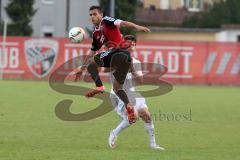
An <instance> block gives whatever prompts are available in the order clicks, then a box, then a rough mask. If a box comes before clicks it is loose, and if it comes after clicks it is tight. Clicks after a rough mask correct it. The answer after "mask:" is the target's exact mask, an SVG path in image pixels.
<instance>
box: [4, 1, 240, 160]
mask: <svg viewBox="0 0 240 160" xmlns="http://www.w3.org/2000/svg"><path fill="white" fill-rule="evenodd" d="M91 5H101V6H102V8H103V10H104V14H105V15H108V16H113V17H116V18H119V19H123V20H127V21H132V22H135V23H137V24H140V25H144V26H147V27H149V28H150V29H151V31H152V32H151V33H139V32H135V31H132V30H129V29H128V30H126V29H122V33H123V34H124V35H125V34H134V35H136V37H137V48H136V52H133V53H132V54H133V56H135V57H136V58H137V59H139V60H140V61H141V62H143V63H154V64H162V65H164V66H166V67H167V68H168V71H167V72H166V74H164V75H163V76H162V77H160V75H159V73H161V69H162V68H161V67H158V66H160V65H153V66H154V67H148V68H147V69H148V70H147V71H148V73H149V74H150V76H153V77H156V78H157V79H155V80H157V82H158V80H159V79H161V80H164V81H167V82H169V83H171V84H173V90H171V92H169V93H167V94H164V95H158V96H155V97H146V100H147V105H148V107H149V110H150V111H151V113H152V115H153V121H154V125H155V134H156V140H157V143H158V144H160V145H161V146H163V147H165V148H166V151H164V152H158V151H152V150H150V149H149V147H148V141H147V139H148V138H147V135H146V134H145V132H144V128H143V124H142V123H141V122H140V123H136V124H134V126H132V127H129V129H126V130H125V131H124V132H123V134H122V135H121V136H119V137H118V142H117V143H118V148H116V149H115V150H111V151H110V149H109V148H108V145H107V139H108V136H109V132H110V130H112V129H113V127H114V126H116V125H117V124H118V123H119V117H118V116H117V115H116V113H115V112H109V113H107V114H105V115H103V116H101V117H98V118H95V119H91V120H89V121H84V122H82V121H64V120H63V119H59V116H57V115H56V113H55V109H56V104H58V103H59V102H62V101H63V100H66V99H68V102H70V101H73V103H72V104H71V107H70V108H69V112H68V113H72V114H74V115H75V116H76V115H77V114H78V113H84V112H87V111H90V110H93V109H95V108H96V107H97V106H99V105H100V104H101V103H102V101H101V100H100V99H96V98H93V99H86V98H85V97H84V96H82V95H71V93H69V92H66V93H69V94H64V93H65V92H64V93H62V92H61V93H58V92H56V91H55V90H53V89H52V88H51V87H50V86H49V81H48V80H49V76H50V75H51V74H52V73H53V72H54V71H56V69H57V68H58V67H59V66H62V69H61V70H58V72H55V73H56V75H59V76H60V77H62V76H66V75H68V74H69V73H70V72H71V71H72V70H73V69H75V68H76V67H78V66H79V64H81V63H80V62H81V61H82V60H83V59H82V56H83V55H86V54H88V53H89V51H90V47H91V31H92V30H93V26H92V24H91V23H90V21H89V7H90V6H91ZM76 26H80V27H82V28H84V29H85V31H86V39H85V40H84V41H83V42H82V43H80V44H78V43H72V42H71V41H70V40H69V39H68V31H69V30H70V28H72V27H76ZM0 34H1V35H0V128H1V131H0V160H16V159H17V160H32V159H35V160H43V159H51V160H66V159H67V160H68V159H71V160H81V159H83V160H86V159H88V160H91V159H93V160H96V159H98V160H100V159H102V160H107V159H116V160H117V159H118V160H122V159H124V160H127V159H130V160H133V159H136V160H139V159H145V160H149V159H152V160H153V159H154V160H157V159H161V160H169V159H171V160H175V159H176V160H206V159H211V160H226V159H231V160H239V159H240V155H239V150H240V146H239V144H240V135H239V132H240V130H239V129H240V127H239V121H240V118H239V117H240V116H239V115H240V108H239V106H240V101H239V99H240V92H239V91H240V90H239V89H240V88H239V86H240V0H100V1H98V0H0ZM72 58H75V61H71V62H70V63H65V62H67V61H69V60H71V59H72ZM63 64H64V65H63ZM143 69H144V70H145V69H146V68H143ZM101 76H102V78H103V79H104V80H105V82H104V85H105V86H106V88H107V91H109V90H110V89H111V84H109V83H107V82H108V80H109V78H108V75H107V74H105V73H101ZM72 78H73V77H72ZM155 82H156V81H155ZM67 84H69V85H72V86H73V88H75V87H76V89H79V88H78V86H84V87H86V86H87V87H89V88H92V87H94V84H93V83H86V82H83V81H80V82H79V83H73V81H70V82H69V81H67ZM155 84H156V83H155ZM157 85H160V84H158V83H157ZM70 87H71V86H70ZM141 87H142V88H141ZM161 87H163V88H161ZM153 88H156V86H155V85H145V86H140V89H143V90H151V89H153ZM162 89H163V90H164V86H161V85H160V90H161V91H162ZM99 96H107V97H108V96H109V94H108V92H105V93H104V94H101V95H99ZM108 107H109V106H108ZM60 109H61V108H60ZM64 115H65V114H64ZM161 116H162V117H161ZM186 117H187V118H186Z"/></svg>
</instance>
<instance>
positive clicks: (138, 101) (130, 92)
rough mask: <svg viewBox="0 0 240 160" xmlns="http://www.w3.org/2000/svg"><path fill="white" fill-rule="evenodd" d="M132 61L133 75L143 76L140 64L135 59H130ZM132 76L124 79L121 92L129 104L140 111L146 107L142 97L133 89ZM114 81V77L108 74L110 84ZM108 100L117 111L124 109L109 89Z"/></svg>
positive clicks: (129, 74) (122, 104)
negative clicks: (126, 97) (122, 91)
mask: <svg viewBox="0 0 240 160" xmlns="http://www.w3.org/2000/svg"><path fill="white" fill-rule="evenodd" d="M132 60H133V62H132V63H133V71H132V72H134V75H137V76H143V73H142V70H141V62H140V61H139V60H137V59H134V58H132ZM133 78H134V77H133V74H132V73H128V74H127V76H126V79H125V82H124V84H123V90H124V91H125V92H126V94H127V96H128V98H129V101H130V103H131V104H132V105H133V106H134V107H135V108H136V109H137V110H138V109H141V108H142V107H146V104H145V98H144V97H142V95H141V94H140V93H138V92H136V89H135V82H134V79H133ZM113 81H114V76H113V73H112V72H111V73H110V82H111V83H113ZM110 98H111V101H112V104H113V106H114V107H117V108H118V109H117V110H122V107H124V103H123V102H122V101H121V100H120V99H119V98H118V96H117V95H116V94H115V92H114V91H113V88H112V89H111V92H110Z"/></svg>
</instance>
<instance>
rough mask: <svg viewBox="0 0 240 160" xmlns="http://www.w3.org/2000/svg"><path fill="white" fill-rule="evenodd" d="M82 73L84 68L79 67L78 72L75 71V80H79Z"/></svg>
mask: <svg viewBox="0 0 240 160" xmlns="http://www.w3.org/2000/svg"><path fill="white" fill-rule="evenodd" d="M82 73H83V70H82V68H78V69H77V71H76V73H75V79H74V81H75V82H77V81H79V80H80V79H81V77H82Z"/></svg>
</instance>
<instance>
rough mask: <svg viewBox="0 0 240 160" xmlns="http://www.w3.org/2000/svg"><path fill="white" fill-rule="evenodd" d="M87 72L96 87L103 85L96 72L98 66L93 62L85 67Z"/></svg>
mask: <svg viewBox="0 0 240 160" xmlns="http://www.w3.org/2000/svg"><path fill="white" fill-rule="evenodd" d="M87 70H88V72H89V73H90V75H91V77H92V79H93V81H94V82H95V84H96V86H97V87H101V86H103V84H102V81H101V79H100V77H99V73H98V68H97V66H96V65H95V64H89V65H88V67H87Z"/></svg>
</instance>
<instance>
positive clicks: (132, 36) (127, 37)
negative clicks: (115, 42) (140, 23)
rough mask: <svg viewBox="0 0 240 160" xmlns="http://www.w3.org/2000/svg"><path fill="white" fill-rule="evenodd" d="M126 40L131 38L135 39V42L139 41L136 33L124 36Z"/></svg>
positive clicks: (131, 39)
mask: <svg viewBox="0 0 240 160" xmlns="http://www.w3.org/2000/svg"><path fill="white" fill-rule="evenodd" d="M124 40H125V41H126V40H130V41H133V42H135V43H136V42H137V39H136V37H135V36H134V35H131V34H129V35H125V36H124Z"/></svg>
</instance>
